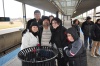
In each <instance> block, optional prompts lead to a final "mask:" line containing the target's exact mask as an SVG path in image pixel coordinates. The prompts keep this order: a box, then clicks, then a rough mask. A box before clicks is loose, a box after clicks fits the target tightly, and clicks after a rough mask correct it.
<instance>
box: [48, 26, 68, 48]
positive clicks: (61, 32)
mask: <svg viewBox="0 0 100 66" xmlns="http://www.w3.org/2000/svg"><path fill="white" fill-rule="evenodd" d="M66 30H67V29H66V28H65V27H63V26H59V27H57V28H56V29H53V30H52V36H51V41H50V42H51V43H52V44H55V45H56V46H57V48H63V47H64V45H65V44H66V35H65V32H66Z"/></svg>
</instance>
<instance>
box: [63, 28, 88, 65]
mask: <svg viewBox="0 0 100 66" xmlns="http://www.w3.org/2000/svg"><path fill="white" fill-rule="evenodd" d="M67 33H70V34H71V35H72V37H73V39H74V42H70V41H69V42H68V46H65V47H64V51H65V53H66V55H67V56H68V60H69V66H87V58H86V49H85V47H84V46H83V42H82V40H81V39H80V38H79V36H78V34H77V31H76V30H75V28H69V29H68V30H67Z"/></svg>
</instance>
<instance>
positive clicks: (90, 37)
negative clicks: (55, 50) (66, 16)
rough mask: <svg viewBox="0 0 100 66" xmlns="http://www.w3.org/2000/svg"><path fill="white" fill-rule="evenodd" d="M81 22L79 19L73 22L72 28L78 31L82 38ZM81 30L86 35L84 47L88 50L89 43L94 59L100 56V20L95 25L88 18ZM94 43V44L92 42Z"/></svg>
mask: <svg viewBox="0 0 100 66" xmlns="http://www.w3.org/2000/svg"><path fill="white" fill-rule="evenodd" d="M79 24H80V22H79V20H78V19H75V20H74V21H73V24H72V27H74V28H75V29H76V30H77V33H78V35H79V36H80V26H79ZM81 30H82V32H83V35H84V46H85V48H86V49H87V48H88V41H89V50H90V51H91V56H92V57H97V56H100V54H99V47H100V19H97V20H96V22H95V23H94V22H93V21H91V17H89V16H88V17H87V18H86V21H85V22H83V23H82V26H81ZM92 41H93V42H92Z"/></svg>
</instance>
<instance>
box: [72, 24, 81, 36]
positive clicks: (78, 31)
mask: <svg viewBox="0 0 100 66" xmlns="http://www.w3.org/2000/svg"><path fill="white" fill-rule="evenodd" d="M72 27H74V28H75V29H76V30H77V33H78V35H79V36H80V27H79V25H75V24H73V25H72Z"/></svg>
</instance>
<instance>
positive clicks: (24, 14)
mask: <svg viewBox="0 0 100 66" xmlns="http://www.w3.org/2000/svg"><path fill="white" fill-rule="evenodd" d="M22 8H23V23H24V28H26V7H25V4H24V3H22Z"/></svg>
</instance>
